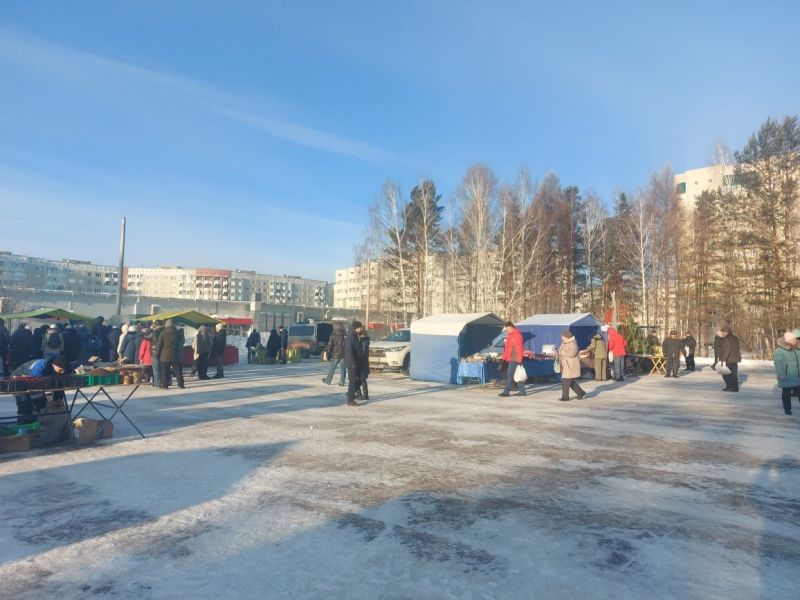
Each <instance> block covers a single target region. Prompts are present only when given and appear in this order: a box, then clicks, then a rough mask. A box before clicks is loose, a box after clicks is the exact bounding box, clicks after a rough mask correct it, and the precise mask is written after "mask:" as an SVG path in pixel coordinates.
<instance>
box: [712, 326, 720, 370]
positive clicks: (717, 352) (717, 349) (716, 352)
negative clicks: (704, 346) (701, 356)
mask: <svg viewBox="0 0 800 600" xmlns="http://www.w3.org/2000/svg"><path fill="white" fill-rule="evenodd" d="M713 346H714V362H713V363H712V365H711V368H712V369H713V370H714V371H716V370H717V363H719V355H720V353H721V352H722V336H721V335H720V334H719V331H718V332H717V335H715V336H714V342H713Z"/></svg>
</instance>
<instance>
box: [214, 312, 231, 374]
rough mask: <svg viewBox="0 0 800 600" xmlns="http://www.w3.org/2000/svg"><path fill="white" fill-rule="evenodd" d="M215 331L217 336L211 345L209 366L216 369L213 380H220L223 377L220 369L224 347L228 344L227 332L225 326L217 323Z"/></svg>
mask: <svg viewBox="0 0 800 600" xmlns="http://www.w3.org/2000/svg"><path fill="white" fill-rule="evenodd" d="M216 330H217V334H216V335H215V336H214V341H213V342H212V343H211V364H212V365H215V366H216V367H217V372H216V373H215V374H214V379H222V378H223V377H225V372H224V371H223V369H222V357H223V355H224V354H225V346H227V344H228V332H227V331H225V325H223V324H222V323H217V327H216Z"/></svg>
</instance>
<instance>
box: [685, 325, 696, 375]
mask: <svg viewBox="0 0 800 600" xmlns="http://www.w3.org/2000/svg"><path fill="white" fill-rule="evenodd" d="M683 347H684V352H685V353H686V370H687V371H694V370H695V364H694V352H695V349H696V348H697V340H696V339H694V336H693V335H692V332H691V331H687V332H686V337H684V338H683Z"/></svg>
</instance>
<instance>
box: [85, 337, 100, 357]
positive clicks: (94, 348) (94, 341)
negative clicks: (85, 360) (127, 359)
mask: <svg viewBox="0 0 800 600" xmlns="http://www.w3.org/2000/svg"><path fill="white" fill-rule="evenodd" d="M86 347H87V348H88V349H89V352H90V353H91V354H95V355H96V354H100V353H101V352H102V351H103V340H101V339H100V338H99V337H98V336H96V335H93V336H91V337H90V338H89V339H88V340H86Z"/></svg>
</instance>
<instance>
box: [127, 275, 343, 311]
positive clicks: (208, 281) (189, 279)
mask: <svg viewBox="0 0 800 600" xmlns="http://www.w3.org/2000/svg"><path fill="white" fill-rule="evenodd" d="M125 273H126V274H125V281H126V282H127V288H126V289H127V292H128V293H131V294H134V293H135V294H140V295H143V296H157V297H163V298H190V299H193V300H226V301H234V302H235V301H251V300H254V301H258V302H270V303H274V304H294V305H299V306H330V304H331V302H330V300H331V299H330V298H329V293H328V284H327V283H326V282H324V281H320V280H315V279H303V278H302V277H299V276H295V275H262V274H260V273H256V272H255V271H240V270H229V269H200V268H197V269H187V268H184V267H175V266H163V267H145V268H140V267H136V268H134V267H131V268H126V269H125Z"/></svg>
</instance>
